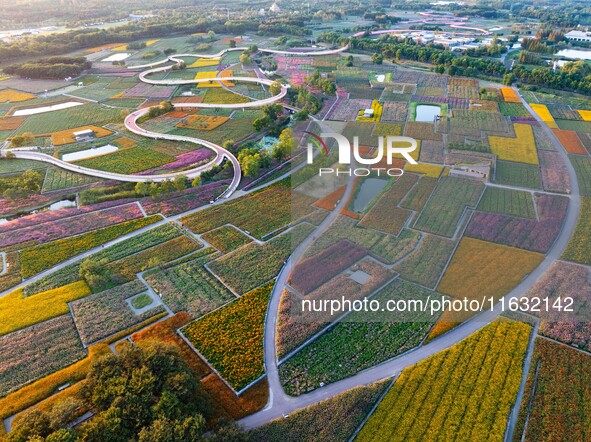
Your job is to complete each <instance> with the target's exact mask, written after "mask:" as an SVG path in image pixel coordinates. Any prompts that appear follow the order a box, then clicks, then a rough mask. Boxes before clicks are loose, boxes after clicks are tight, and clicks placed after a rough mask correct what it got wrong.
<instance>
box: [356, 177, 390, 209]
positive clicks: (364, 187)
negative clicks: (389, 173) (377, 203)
mask: <svg viewBox="0 0 591 442" xmlns="http://www.w3.org/2000/svg"><path fill="white" fill-rule="evenodd" d="M386 184H388V180H382V179H380V178H368V179H366V180H363V182H362V183H361V188H360V189H359V192H358V193H357V196H355V199H354V200H353V211H355V212H364V211H365V210H366V209H367V208H368V207H369V204H370V203H371V202H372V201H373V200H374V199H375V198H376V197H377V196H378V195H379V194H380V192H381V191H382V190H384V187H386Z"/></svg>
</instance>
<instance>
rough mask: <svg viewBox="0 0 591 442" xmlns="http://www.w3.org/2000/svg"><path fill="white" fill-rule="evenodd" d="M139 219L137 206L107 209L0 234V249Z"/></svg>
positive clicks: (128, 205) (50, 239) (139, 213)
mask: <svg viewBox="0 0 591 442" xmlns="http://www.w3.org/2000/svg"><path fill="white" fill-rule="evenodd" d="M141 217H142V212H141V211H140V209H139V208H138V206H137V204H127V205H123V206H118V207H113V208H108V209H104V210H100V211H95V212H90V213H86V214H80V215H77V216H71V217H69V218H63V219H58V220H55V221H47V222H44V223H39V224H37V225H32V226H28V227H23V228H22V229H18V228H15V229H14V230H11V231H7V232H3V233H0V247H1V248H4V247H9V246H14V245H18V244H21V243H32V244H35V243H36V244H43V243H46V242H49V241H55V240H58V239H62V238H65V237H67V236H72V235H78V234H81V233H85V232H88V231H89V230H96V229H100V228H103V227H107V226H111V225H113V224H118V223H122V222H125V221H130V220H133V219H136V218H141ZM15 227H17V226H15Z"/></svg>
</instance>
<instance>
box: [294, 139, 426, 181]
mask: <svg viewBox="0 0 591 442" xmlns="http://www.w3.org/2000/svg"><path fill="white" fill-rule="evenodd" d="M305 133H307V134H308V135H310V136H311V137H312V138H311V142H309V143H308V146H307V149H308V164H312V163H313V162H314V146H316V148H317V149H318V150H320V151H321V152H324V153H325V154H328V153H329V148H328V146H327V145H326V142H325V141H324V140H325V139H326V138H333V139H335V140H336V142H337V145H338V149H339V161H338V162H339V164H342V165H347V164H349V165H350V164H351V151H353V157H354V159H355V162H356V163H358V164H363V165H366V166H371V165H375V164H378V163H381V162H382V160H383V158H384V155H385V156H386V163H387V165H388V166H391V165H392V164H393V159H394V156H395V155H396V154H398V155H401V156H402V157H403V158H404V159H405V160H406V161H408V162H409V163H410V164H418V163H417V162H416V161H415V159H414V158H413V157H412V156H411V155H410V153H411V152H414V151H415V150H416V148H417V146H418V143H417V140H415V139H414V138H410V137H402V136H387V137H383V136H381V137H379V138H378V147H377V149H375V156H373V157H372V158H364V157H363V156H361V154H360V152H359V137H357V136H355V137H353V148H352V149H351V143H350V142H349V140H348V139H347V138H346V137H345V136H343V135H340V134H337V133H321V134H320V136H318V135H316V134H314V133H312V132H305ZM400 145H402V147H400ZM372 172H373V173H376V174H377V175H378V176H380V175H383V174H387V175H389V176H393V177H397V176H401V175H403V174H404V171H403V170H402V169H401V168H399V167H389V168H386V167H371V168H368V167H354V168H351V167H349V168H344V169H343V168H338V167H337V168H332V167H321V168H319V169H318V175H319V176H322V175H331V174H334V175H337V176H338V175H349V176H351V175H355V176H367V175H369V174H370V173H372Z"/></svg>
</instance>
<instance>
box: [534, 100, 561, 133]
mask: <svg viewBox="0 0 591 442" xmlns="http://www.w3.org/2000/svg"><path fill="white" fill-rule="evenodd" d="M530 106H531V108H532V109H533V110H534V112H535V113H536V114H538V117H540V118H541V119H542V121H543V122H544V123H546V125H547V126H548V127H549V128H550V129H558V125H557V124H556V121H554V118H553V117H552V114H550V111H549V110H548V108H547V107H546V105H545V104H538V103H530Z"/></svg>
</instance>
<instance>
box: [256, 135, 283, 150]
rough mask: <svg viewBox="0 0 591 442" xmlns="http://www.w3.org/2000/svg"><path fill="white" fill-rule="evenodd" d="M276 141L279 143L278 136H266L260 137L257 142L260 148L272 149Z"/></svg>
mask: <svg viewBox="0 0 591 442" xmlns="http://www.w3.org/2000/svg"><path fill="white" fill-rule="evenodd" d="M277 143H279V139H278V138H275V137H269V136H266V137H263V138H261V140H260V141H259V142H258V143H257V144H258V145H259V147H260V148H261V149H273V147H275V145H276V144H277Z"/></svg>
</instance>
